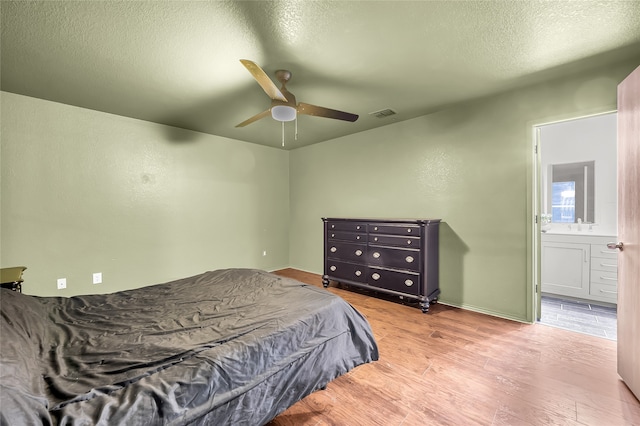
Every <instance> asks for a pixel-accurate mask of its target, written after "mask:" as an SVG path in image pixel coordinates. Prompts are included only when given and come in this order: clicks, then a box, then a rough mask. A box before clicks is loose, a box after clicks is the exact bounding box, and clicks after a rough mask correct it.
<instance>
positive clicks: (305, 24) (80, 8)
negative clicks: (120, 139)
mask: <svg viewBox="0 0 640 426" xmlns="http://www.w3.org/2000/svg"><path fill="white" fill-rule="evenodd" d="M0 7H1V9H0V14H1V16H2V22H1V24H2V39H1V50H0V54H1V63H2V65H1V77H2V82H1V84H2V86H1V88H2V90H4V91H8V92H13V93H18V94H23V95H27V96H33V97H37V98H42V99H48V100H52V101H56V102H62V103H65V104H70V105H76V106H80V107H83V108H89V109H94V110H98V111H105V112H109V113H113V114H119V115H123V116H128V117H134V118H139V119H143V120H148V121H152V122H157V123H164V124H168V125H171V126H176V127H182V128H186V129H192V130H196V131H200V132H205V133H210V134H213V135H220V136H225V137H229V138H233V139H237V140H243V141H248V142H253V143H258V144H263V145H267V146H274V147H277V146H280V142H281V133H280V132H281V127H280V123H278V122H275V121H274V120H272V119H271V118H270V117H267V118H264V119H262V120H260V121H258V122H255V123H253V124H251V125H249V126H247V127H244V128H235V125H236V124H238V123H240V122H241V121H243V120H245V119H247V118H249V117H251V116H253V115H255V114H257V113H259V112H261V111H263V110H265V109H267V108H269V105H270V100H269V98H268V97H267V95H266V94H265V93H264V91H263V90H262V89H261V88H260V86H259V85H258V84H257V83H256V81H255V80H254V79H253V78H252V77H251V75H250V74H249V72H248V71H247V70H246V69H245V68H244V67H243V66H242V64H240V62H239V59H251V60H253V61H255V62H256V63H258V64H259V65H260V66H262V67H263V69H264V70H265V71H266V72H267V74H269V76H270V77H272V79H273V80H274V81H276V80H275V77H274V75H273V72H274V71H275V70H276V69H280V68H284V69H288V70H290V71H291V72H292V73H293V77H292V80H291V82H290V83H289V84H288V85H287V88H288V89H289V90H290V91H291V92H292V93H294V94H295V95H296V97H297V99H298V102H307V103H311V104H315V105H320V106H325V107H329V108H334V109H339V110H343V111H348V112H352V113H355V114H359V115H360V118H359V120H358V121H356V122H355V123H349V122H343V121H338V120H331V119H326V118H318V117H310V116H300V118H299V119H298V133H299V134H298V140H297V141H294V140H293V128H294V126H293V123H288V124H287V136H286V138H287V147H286V148H287V149H292V148H296V147H299V146H303V145H309V144H312V143H317V142H321V141H325V140H328V139H333V138H336V137H339V136H344V135H348V134H352V133H356V132H360V131H363V130H367V129H371V128H374V127H379V126H384V125H387V124H390V123H393V122H397V121H402V120H406V119H409V118H413V117H417V116H419V115H424V114H426V113H429V112H432V111H435V110H438V109H441V108H444V107H446V106H447V105H451V104H453V103H457V102H461V101H465V100H468V99H474V98H478V97H482V96H486V95H490V94H492V93H497V92H501V91H504V90H508V89H511V88H515V87H519V86H523V85H528V84H532V83H535V82H539V81H542V80H545V79H549V78H554V77H559V76H562V75H564V74H567V73H571V72H575V71H577V70H579V69H585V68H590V67H596V66H602V65H603V64H606V63H607V62H611V63H613V62H615V61H619V60H623V59H627V58H629V57H633V56H636V57H640V1H528V0H523V1H489V2H458V1H455V2H454V1H416V2H399V1H376V2H363V1H305V2H300V1H256V2H249V1H244V2H239V1H237V2H219V1H215V2H206V1H171V2H168V1H140V2H137V1H136V2H133V1H30V2H26V1H17V2H10V1H4V0H3V1H2V3H1V5H0ZM385 108H392V109H394V110H396V111H397V115H394V116H391V117H386V118H375V117H373V116H371V115H370V114H369V113H371V112H374V111H378V110H381V109H385ZM172 133H173V134H172V135H170V136H171V137H173V138H175V139H176V140H181V139H183V138H185V137H188V133H187V132H172Z"/></svg>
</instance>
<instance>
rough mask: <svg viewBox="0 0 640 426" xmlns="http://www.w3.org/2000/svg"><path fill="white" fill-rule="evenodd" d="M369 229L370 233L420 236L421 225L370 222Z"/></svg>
mask: <svg viewBox="0 0 640 426" xmlns="http://www.w3.org/2000/svg"><path fill="white" fill-rule="evenodd" d="M368 229H369V233H370V234H391V235H414V236H416V237H419V236H420V230H421V227H420V226H418V225H411V224H397V225H389V224H386V223H370V224H369V228H368Z"/></svg>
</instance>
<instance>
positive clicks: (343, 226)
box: [327, 221, 367, 232]
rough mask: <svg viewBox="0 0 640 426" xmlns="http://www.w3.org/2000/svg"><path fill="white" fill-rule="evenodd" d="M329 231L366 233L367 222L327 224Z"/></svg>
mask: <svg viewBox="0 0 640 426" xmlns="http://www.w3.org/2000/svg"><path fill="white" fill-rule="evenodd" d="M327 230H328V231H350V232H366V231H367V224H366V222H341V221H337V222H327Z"/></svg>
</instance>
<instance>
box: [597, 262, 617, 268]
mask: <svg viewBox="0 0 640 426" xmlns="http://www.w3.org/2000/svg"><path fill="white" fill-rule="evenodd" d="M600 266H609V267H611V268H617V267H618V265H610V264H608V263H601V264H600Z"/></svg>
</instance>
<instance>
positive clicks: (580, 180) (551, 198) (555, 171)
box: [547, 161, 595, 223]
mask: <svg viewBox="0 0 640 426" xmlns="http://www.w3.org/2000/svg"><path fill="white" fill-rule="evenodd" d="M594 175H595V161H587V162H582V163H569V164H553V165H551V166H549V177H550V179H549V183H550V185H549V186H550V187H549V188H548V191H547V197H548V202H549V205H551V222H554V223H577V222H578V219H580V221H582V222H587V223H594V221H595V217H594V206H595V196H594V192H595V191H594V186H595V179H594Z"/></svg>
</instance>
